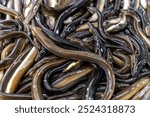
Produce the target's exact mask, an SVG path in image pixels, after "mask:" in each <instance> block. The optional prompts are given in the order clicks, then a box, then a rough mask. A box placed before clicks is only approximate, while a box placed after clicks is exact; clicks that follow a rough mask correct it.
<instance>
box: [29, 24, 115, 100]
mask: <svg viewBox="0 0 150 117" xmlns="http://www.w3.org/2000/svg"><path fill="white" fill-rule="evenodd" d="M31 30H32V31H33V33H34V34H35V35H36V37H37V39H38V41H39V42H40V43H41V44H42V45H43V46H44V47H45V48H46V49H47V50H49V51H50V52H53V53H54V54H56V55H57V56H61V57H63V58H67V57H71V58H72V59H75V60H76V59H77V60H84V61H92V62H95V63H97V64H98V65H99V66H100V67H102V68H103V69H104V71H105V72H106V76H107V80H108V81H107V85H108V86H107V89H106V91H105V95H104V97H103V99H110V98H111V97H112V94H113V91H114V86H115V76H114V73H113V70H112V68H111V67H110V65H109V64H108V63H107V62H106V61H105V60H104V59H103V58H101V57H100V56H98V55H96V54H92V53H88V52H80V51H73V50H72V51H71V50H66V49H63V48H60V47H58V46H56V45H55V43H53V42H52V41H51V40H50V39H49V38H47V37H46V36H45V35H44V34H43V33H42V31H41V29H40V28H38V27H34V26H31Z"/></svg>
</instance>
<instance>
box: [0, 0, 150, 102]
mask: <svg viewBox="0 0 150 117" xmlns="http://www.w3.org/2000/svg"><path fill="white" fill-rule="evenodd" d="M0 100H150V0H0Z"/></svg>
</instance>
